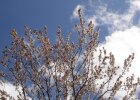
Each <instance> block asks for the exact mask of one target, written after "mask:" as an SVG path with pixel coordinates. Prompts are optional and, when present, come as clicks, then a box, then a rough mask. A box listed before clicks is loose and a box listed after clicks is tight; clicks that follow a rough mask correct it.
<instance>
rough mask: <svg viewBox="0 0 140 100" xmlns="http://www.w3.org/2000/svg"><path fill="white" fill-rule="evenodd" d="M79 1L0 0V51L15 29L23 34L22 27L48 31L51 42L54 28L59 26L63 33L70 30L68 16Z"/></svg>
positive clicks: (70, 22) (7, 42)
mask: <svg viewBox="0 0 140 100" xmlns="http://www.w3.org/2000/svg"><path fill="white" fill-rule="evenodd" d="M79 3H80V0H79V1H78V0H77V1H76V0H68V1H66V0H59V1H58V0H1V1H0V51H1V50H3V49H4V46H5V45H8V44H9V43H10V39H11V37H10V31H11V30H12V29H13V28H16V29H17V31H18V34H20V35H21V34H23V32H24V25H27V26H29V27H30V28H33V29H38V30H39V29H42V28H43V27H44V26H45V25H46V26H47V27H48V29H49V37H50V39H51V40H52V41H53V40H54V38H55V34H56V28H57V26H58V25H60V26H61V27H62V29H63V31H64V32H70V31H71V30H72V25H74V24H73V23H72V21H71V20H70V16H71V14H72V12H73V9H74V8H75V7H76V5H77V4H79Z"/></svg>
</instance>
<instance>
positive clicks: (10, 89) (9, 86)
mask: <svg viewBox="0 0 140 100" xmlns="http://www.w3.org/2000/svg"><path fill="white" fill-rule="evenodd" d="M0 89H1V90H2V91H6V92H7V94H8V95H10V96H12V97H14V98H17V95H19V93H18V91H17V90H16V87H15V86H13V85H12V84H10V83H3V84H0ZM16 100H17V99H16Z"/></svg>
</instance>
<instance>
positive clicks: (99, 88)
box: [0, 9, 140, 100]
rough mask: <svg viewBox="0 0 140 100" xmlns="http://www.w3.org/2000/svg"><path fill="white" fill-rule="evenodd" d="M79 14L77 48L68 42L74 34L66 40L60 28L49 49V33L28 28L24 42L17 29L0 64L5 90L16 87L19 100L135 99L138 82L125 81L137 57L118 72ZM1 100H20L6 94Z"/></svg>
mask: <svg viewBox="0 0 140 100" xmlns="http://www.w3.org/2000/svg"><path fill="white" fill-rule="evenodd" d="M77 13H78V15H79V19H80V23H79V24H76V25H75V30H76V32H77V41H76V42H71V41H70V39H71V33H67V36H66V37H63V34H62V29H61V27H60V26H58V28H57V39H56V41H55V43H50V40H49V37H48V29H47V27H44V28H43V29H42V30H39V31H38V30H34V29H31V28H29V27H27V26H25V32H24V35H23V36H22V37H20V36H18V34H17V31H16V29H13V30H12V31H11V36H12V42H11V45H10V46H9V47H5V50H4V51H3V57H2V60H1V65H2V66H0V67H1V68H0V79H1V81H0V82H1V84H4V83H6V82H9V83H11V84H13V85H14V86H16V90H17V91H18V92H19V95H18V96H17V98H18V99H19V100H27V99H33V100H67V99H68V100H114V98H115V96H116V94H117V92H118V91H125V92H126V94H125V95H124V97H123V100H130V99H137V96H136V95H135V92H136V88H137V85H139V84H140V79H139V78H138V79H137V81H134V75H132V76H130V77H126V78H125V80H126V81H122V79H123V78H124V76H125V74H127V72H128V70H129V68H130V67H131V62H132V61H133V59H134V53H133V54H131V55H129V56H128V58H126V59H125V60H124V65H123V66H118V65H117V64H116V63H115V57H114V55H113V54H112V53H111V52H107V51H106V49H105V48H102V49H97V48H98V43H99V39H98V38H99V29H98V28H95V27H94V23H93V22H92V21H90V22H89V23H87V22H86V21H85V20H84V19H83V18H82V12H81V10H80V9H79V10H78V12H77ZM74 34H75V33H74ZM0 97H1V99H3V100H5V99H6V98H7V97H9V98H11V100H12V99H16V98H13V97H12V96H10V95H9V94H7V93H6V91H4V90H0Z"/></svg>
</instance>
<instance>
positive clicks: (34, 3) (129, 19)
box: [0, 0, 140, 86]
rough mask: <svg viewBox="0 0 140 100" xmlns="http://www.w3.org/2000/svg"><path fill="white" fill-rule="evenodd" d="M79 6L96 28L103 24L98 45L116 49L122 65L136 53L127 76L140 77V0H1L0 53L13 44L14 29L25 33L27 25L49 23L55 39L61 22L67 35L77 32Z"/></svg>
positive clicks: (35, 25) (51, 35)
mask: <svg viewBox="0 0 140 100" xmlns="http://www.w3.org/2000/svg"><path fill="white" fill-rule="evenodd" d="M79 8H81V9H82V10H83V16H84V18H85V20H86V21H87V22H89V21H90V20H92V21H93V22H94V24H95V27H97V26H98V27H100V45H99V47H98V48H101V47H105V48H106V49H107V50H108V51H109V52H110V51H111V52H113V54H114V55H115V57H116V63H117V64H119V65H122V64H123V60H124V59H125V58H126V57H128V55H129V54H131V53H133V52H134V53H135V59H134V61H133V63H132V68H131V69H130V73H129V74H128V75H130V74H131V73H134V74H135V77H140V73H139V71H140V63H139V60H140V0H0V56H1V54H2V53H1V51H2V50H3V49H4V47H5V46H6V45H9V44H10V43H11V42H10V41H11V37H10V31H11V30H12V29H13V28H16V30H17V32H18V34H19V35H22V34H23V33H24V25H27V26H29V27H30V28H33V29H38V30H39V29H42V28H43V27H44V26H45V25H46V26H47V27H48V29H49V33H48V34H49V38H50V40H51V41H52V42H53V41H55V36H56V28H57V26H58V25H60V26H61V27H62V32H63V34H64V35H65V34H66V33H67V32H72V33H73V34H75V32H74V31H73V28H74V25H75V24H76V23H77V22H78V16H77V13H76V12H77V10H78V9H79ZM73 39H74V38H73ZM9 86H10V85H9Z"/></svg>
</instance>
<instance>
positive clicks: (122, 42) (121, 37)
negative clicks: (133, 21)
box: [99, 26, 140, 95]
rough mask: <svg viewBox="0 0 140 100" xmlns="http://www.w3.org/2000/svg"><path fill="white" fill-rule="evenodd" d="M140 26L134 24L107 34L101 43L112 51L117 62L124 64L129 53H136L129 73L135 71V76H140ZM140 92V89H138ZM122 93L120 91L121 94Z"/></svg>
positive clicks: (101, 45)
mask: <svg viewBox="0 0 140 100" xmlns="http://www.w3.org/2000/svg"><path fill="white" fill-rule="evenodd" d="M139 43H140V28H139V27H137V26H133V27H131V28H130V29H126V30H124V31H116V32H113V33H112V34H111V35H110V36H107V37H106V39H105V42H104V43H101V44H100V46H99V48H100V47H105V49H106V50H107V51H109V52H112V53H113V54H114V56H115V59H116V63H117V64H118V65H120V66H123V61H124V59H125V58H127V57H128V56H129V54H132V53H133V52H134V53H135V59H134V61H133V62H132V67H131V68H130V71H129V72H128V73H127V75H128V76H129V75H131V74H133V73H134V75H135V78H138V77H140V73H139V70H140V67H139V66H140V63H139V59H140V46H139ZM137 92H140V91H137ZM120 94H121V93H118V95H120Z"/></svg>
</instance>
